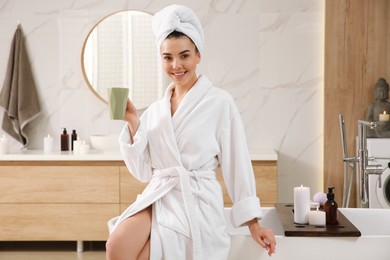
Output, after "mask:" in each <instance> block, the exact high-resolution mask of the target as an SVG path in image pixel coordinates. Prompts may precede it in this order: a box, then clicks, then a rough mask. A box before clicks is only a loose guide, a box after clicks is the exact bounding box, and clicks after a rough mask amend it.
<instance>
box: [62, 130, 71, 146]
mask: <svg viewBox="0 0 390 260" xmlns="http://www.w3.org/2000/svg"><path fill="white" fill-rule="evenodd" d="M61 151H69V134H68V133H67V132H66V128H64V131H62V134H61Z"/></svg>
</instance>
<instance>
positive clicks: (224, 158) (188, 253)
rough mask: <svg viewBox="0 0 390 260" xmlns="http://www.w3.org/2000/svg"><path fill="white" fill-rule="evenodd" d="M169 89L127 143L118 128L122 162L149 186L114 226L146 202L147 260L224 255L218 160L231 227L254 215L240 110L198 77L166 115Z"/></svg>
mask: <svg viewBox="0 0 390 260" xmlns="http://www.w3.org/2000/svg"><path fill="white" fill-rule="evenodd" d="M172 89H173V85H172V84H171V85H170V86H169V87H168V88H167V90H166V92H165V95H164V97H163V99H161V100H159V101H157V102H155V103H153V104H152V105H151V106H150V107H149V108H148V109H147V110H146V111H145V112H144V113H143V115H142V117H141V123H140V126H139V128H138V130H137V132H136V134H135V136H134V143H133V144H130V135H129V130H128V127H127V125H126V126H125V127H124V128H123V130H122V133H121V135H120V138H119V139H120V147H121V153H122V155H123V158H124V161H125V163H126V165H127V167H128V169H129V171H130V172H131V173H132V175H133V176H134V177H135V178H137V179H138V180H140V181H142V182H149V185H148V186H147V187H146V189H145V190H144V191H143V193H142V194H141V195H140V196H138V198H137V200H136V201H135V202H134V203H133V204H132V205H130V207H129V208H127V209H126V210H125V211H124V212H123V213H122V215H121V216H119V217H118V218H117V220H116V222H115V226H114V229H115V228H116V227H117V226H118V225H119V224H120V222H121V221H122V220H124V219H126V218H128V217H129V216H132V215H133V214H135V213H137V212H139V211H140V210H142V209H144V208H146V207H147V206H149V205H153V217H152V219H153V220H152V230H151V249H150V253H151V257H150V259H169V260H170V259H175V260H176V259H211V260H218V259H221V260H222V259H226V258H227V255H228V252H229V244H230V237H229V235H228V234H227V233H226V230H225V218H224V213H223V207H224V206H223V197H222V190H221V187H220V185H219V183H218V181H217V180H216V176H215V170H216V168H217V166H218V164H220V165H221V170H222V174H223V177H224V181H225V183H226V186H227V190H228V193H229V195H230V197H231V199H232V201H233V207H232V211H231V212H232V213H231V214H232V215H231V220H232V223H233V225H235V226H240V225H243V224H245V222H247V221H248V220H251V219H253V218H259V219H260V218H261V209H260V203H259V199H258V197H257V196H256V189H255V182H254V175H253V169H252V165H251V161H250V158H249V154H248V149H247V145H246V138H245V132H244V128H243V125H242V122H241V119H240V115H239V112H238V110H237V108H236V106H235V103H234V100H233V99H232V97H231V96H230V95H229V94H228V93H227V92H225V91H223V90H222V89H219V88H216V87H214V86H213V85H212V83H211V82H210V81H209V80H208V79H207V78H206V77H205V76H200V77H199V79H198V81H197V83H196V84H195V85H194V86H193V87H192V88H191V90H190V91H189V92H188V93H187V94H186V96H185V97H184V99H183V100H182V101H181V103H180V106H179V107H178V109H177V111H176V112H175V114H174V115H173V116H171V105H170V98H171V94H172ZM114 229H113V230H114Z"/></svg>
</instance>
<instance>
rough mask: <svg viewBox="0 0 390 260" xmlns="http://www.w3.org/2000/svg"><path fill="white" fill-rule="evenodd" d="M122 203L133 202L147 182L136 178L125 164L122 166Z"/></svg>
mask: <svg viewBox="0 0 390 260" xmlns="http://www.w3.org/2000/svg"><path fill="white" fill-rule="evenodd" d="M120 183H121V184H120V203H122V204H130V203H133V202H134V201H135V200H136V198H137V195H138V194H140V193H142V191H143V190H144V189H145V187H146V186H147V185H148V184H147V183H142V182H140V181H139V180H137V179H136V178H134V177H133V176H132V175H131V174H130V172H129V171H128V170H127V168H126V167H125V166H122V167H120Z"/></svg>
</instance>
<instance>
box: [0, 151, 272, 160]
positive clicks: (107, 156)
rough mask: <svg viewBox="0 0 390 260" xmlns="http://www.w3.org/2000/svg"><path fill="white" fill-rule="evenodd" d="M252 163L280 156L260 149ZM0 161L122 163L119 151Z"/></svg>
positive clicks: (34, 154)
mask: <svg viewBox="0 0 390 260" xmlns="http://www.w3.org/2000/svg"><path fill="white" fill-rule="evenodd" d="M251 160H252V161H277V160H278V155H277V153H276V152H275V151H274V150H272V149H259V150H257V151H256V153H255V154H251ZM0 161H122V156H121V154H120V152H119V151H107V152H103V151H98V150H90V151H89V153H88V154H73V152H70V151H69V152H68V151H67V152H60V151H57V152H52V153H50V154H45V153H44V152H43V150H26V151H20V152H15V153H9V154H1V155H0Z"/></svg>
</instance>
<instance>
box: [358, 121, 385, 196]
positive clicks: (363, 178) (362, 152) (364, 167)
mask: <svg viewBox="0 0 390 260" xmlns="http://www.w3.org/2000/svg"><path fill="white" fill-rule="evenodd" d="M358 126H359V133H358V139H359V146H358V155H359V156H358V163H359V170H358V173H359V179H360V185H359V186H360V199H361V204H367V202H368V175H370V174H377V175H379V185H381V175H382V173H383V167H382V165H381V164H375V165H369V164H368V161H369V160H370V161H371V160H374V158H368V150H367V127H370V129H374V128H376V127H377V126H378V122H369V121H364V120H359V121H358Z"/></svg>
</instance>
